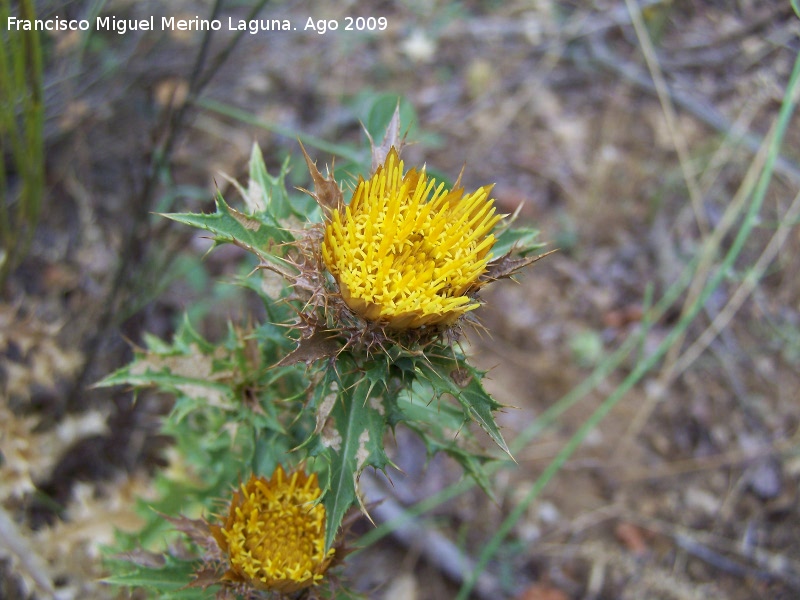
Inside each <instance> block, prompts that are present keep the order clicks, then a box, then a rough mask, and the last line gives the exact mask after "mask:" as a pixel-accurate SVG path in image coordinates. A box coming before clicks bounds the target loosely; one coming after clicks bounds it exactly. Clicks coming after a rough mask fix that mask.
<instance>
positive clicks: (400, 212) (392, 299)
mask: <svg viewBox="0 0 800 600" xmlns="http://www.w3.org/2000/svg"><path fill="white" fill-rule="evenodd" d="M403 167H404V164H403V161H401V160H400V157H399V155H398V153H397V150H396V149H395V148H394V147H392V149H391V150H390V151H389V153H388V155H387V156H386V161H385V163H384V164H383V165H380V166H378V168H377V169H376V170H375V173H374V174H373V175H372V177H371V178H370V179H368V180H364V179H363V178H359V181H358V185H357V186H356V189H355V191H354V192H353V198H352V200H351V201H350V204H349V205H347V206H344V207H342V208H341V209H340V210H335V211H333V212H332V215H331V217H330V219H329V221H328V223H327V225H326V228H325V236H324V239H323V243H322V258H323V261H324V262H325V265H326V267H327V268H328V270H329V271H330V272H331V274H333V276H334V277H335V278H336V280H337V282H338V284H339V291H340V293H341V295H342V299H343V300H344V302H345V303H346V304H347V306H348V307H349V308H350V309H351V310H352V311H353V312H355V313H356V314H357V315H359V316H361V317H362V318H364V319H367V320H369V321H378V322H383V323H385V324H386V325H387V326H388V327H390V328H392V329H413V328H417V327H421V326H423V325H451V324H453V323H454V322H455V321H456V320H457V319H458V318H459V317H460V316H462V315H463V314H465V313H466V312H468V311H470V310H473V309H475V308H477V307H478V303H477V301H475V300H474V299H473V298H472V297H471V296H470V294H471V292H474V291H475V290H477V289H478V288H479V287H480V285H481V284H480V281H479V278H480V276H481V275H482V274H483V273H484V271H485V270H486V266H487V263H488V262H489V259H490V254H489V252H490V250H491V249H492V246H493V245H494V243H495V237H494V235H492V234H491V233H490V231H491V229H492V227H493V226H494V225H495V223H497V221H498V220H499V219H500V218H501V216H502V215H497V214H495V207H494V201H493V200H491V199H490V198H489V194H490V192H491V189H492V186H484V187H481V188H479V189H478V190H476V191H475V192H473V193H471V194H466V195H465V194H464V190H463V189H458V188H456V189H453V190H447V189H445V186H444V184H443V183H440V184H438V185H437V184H436V181H435V180H433V179H432V178H429V177H428V176H427V175H426V173H425V171H424V170H422V171H417V170H416V169H411V170H410V171H408V172H407V173H405V174H404V173H403Z"/></svg>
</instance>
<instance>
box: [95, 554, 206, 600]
mask: <svg viewBox="0 0 800 600" xmlns="http://www.w3.org/2000/svg"><path fill="white" fill-rule="evenodd" d="M164 558H165V564H164V566H163V567H162V568H154V567H144V566H139V565H135V564H133V563H130V562H127V561H124V560H120V559H118V558H117V559H113V558H112V559H110V560H109V561H108V562H109V563H110V564H112V565H114V566H115V569H114V570H115V571H116V574H115V575H112V576H111V577H108V578H106V579H105V580H104V581H105V582H106V583H109V584H112V585H117V586H123V587H131V588H145V589H147V590H150V591H151V592H157V593H158V597H159V598H183V599H188V598H197V599H200V598H208V595H209V594H208V592H207V591H204V590H201V589H198V588H188V587H187V584H188V583H189V582H190V581H191V580H192V578H193V574H194V572H195V568H196V564H194V563H192V562H189V561H184V560H179V559H176V558H175V557H173V556H171V555H169V554H166V555H164Z"/></svg>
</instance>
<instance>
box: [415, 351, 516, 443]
mask: <svg viewBox="0 0 800 600" xmlns="http://www.w3.org/2000/svg"><path fill="white" fill-rule="evenodd" d="M416 368H417V373H418V375H419V376H420V377H421V378H423V379H424V380H426V381H427V382H428V383H429V384H430V385H431V387H432V388H433V391H434V393H435V394H436V395H437V396H439V395H441V394H445V393H446V394H450V395H451V396H453V397H454V398H455V399H456V400H458V402H459V403H460V404H461V406H462V407H463V409H464V415H465V416H466V417H468V418H470V419H472V420H474V421H476V422H477V423H478V424H479V425H480V426H481V427H482V428H483V429H484V431H486V433H488V434H489V437H491V438H492V439H493V440H494V442H495V443H496V444H497V445H498V446H499V447H500V448H501V449H502V450H503V452H505V453H506V454H508V455H509V456H511V452H510V450H509V449H508V445H507V444H506V442H505V440H504V439H503V436H502V434H501V433H500V429H499V428H498V427H497V423H496V422H495V420H494V415H493V414H492V413H493V412H494V411H496V410H498V409H499V408H502V405H501V404H500V403H498V402H497V401H496V400H495V399H494V398H492V397H491V396H490V395H489V394H488V393H487V392H486V390H484V389H483V385H482V383H481V378H482V377H483V373H482V372H481V371H479V370H478V369H476V368H474V367H472V366H470V365H469V364H468V363H467V362H466V361H465V360H463V359H461V358H460V357H457V358H450V357H446V356H435V355H434V356H428V357H427V358H426V360H420V361H418V362H417V367H416Z"/></svg>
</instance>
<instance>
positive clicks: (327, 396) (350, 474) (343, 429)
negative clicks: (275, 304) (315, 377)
mask: <svg viewBox="0 0 800 600" xmlns="http://www.w3.org/2000/svg"><path fill="white" fill-rule="evenodd" d="M354 379H355V381H354ZM318 389H319V390H320V392H319V393H318V396H320V398H319V402H318V403H317V409H318V411H320V412H321V413H322V414H321V415H320V418H318V421H317V430H318V431H317V434H318V435H317V437H316V440H315V442H316V443H315V447H314V448H312V449H311V453H312V454H315V455H322V456H325V457H326V458H327V460H328V461H329V465H330V467H329V477H328V481H327V488H326V490H325V496H324V497H323V503H324V504H325V511H326V513H327V519H326V532H325V543H326V546H327V547H330V546H331V544H332V543H333V541H334V538H335V537H336V532H337V531H338V529H339V525H340V524H341V522H342V519H343V517H344V515H345V513H346V512H347V511H348V510H349V509H350V507H352V506H353V505H354V504H355V502H356V501H357V500H358V496H357V492H356V485H357V482H358V477H359V475H360V474H361V472H362V471H363V470H364V469H365V468H366V467H374V468H376V469H381V470H383V469H385V468H386V465H387V464H388V463H389V460H388V458H387V457H386V454H385V453H384V450H383V434H384V432H385V430H386V419H385V408H384V405H383V402H384V400H383V398H382V396H380V395H378V394H372V393H371V392H373V390H375V386H374V385H373V384H372V383H371V382H370V381H369V379H367V378H365V377H361V378H358V379H356V378H355V377H354V376H344V377H342V378H340V377H339V375H338V374H337V373H336V370H334V369H329V370H328V371H326V374H325V377H324V378H323V381H322V383H321V385H320V386H319V388H318ZM325 413H327V414H325Z"/></svg>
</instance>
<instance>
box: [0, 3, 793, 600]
mask: <svg viewBox="0 0 800 600" xmlns="http://www.w3.org/2000/svg"><path fill="white" fill-rule="evenodd" d="M9 12H11V13H12V14H17V15H19V16H20V17H22V16H23V15H26V14H34V13H35V14H36V16H37V17H38V18H42V19H46V18H54V17H55V16H58V17H61V18H72V19H82V18H85V19H89V20H90V21H92V22H94V17H95V16H97V15H113V16H116V17H117V18H129V19H141V18H147V17H149V16H151V15H153V16H155V18H156V21H158V20H159V18H160V16H162V15H164V16H176V17H178V18H189V19H191V18H194V17H196V16H197V17H200V18H212V17H217V18H220V19H222V21H223V23H226V22H227V18H228V17H229V16H230V17H233V18H235V19H239V18H243V19H248V18H252V17H254V16H255V15H258V16H260V17H262V18H269V19H273V18H276V19H284V18H287V19H290V20H291V21H292V23H293V24H294V25H295V26H296V27H297V28H298V31H296V32H291V33H287V32H261V33H259V34H257V35H250V34H248V33H243V34H237V33H236V32H229V31H225V30H224V29H223V31H220V32H217V33H214V34H213V35H208V34H206V33H205V32H181V31H160V30H159V28H158V27H157V28H156V29H157V30H156V31H154V32H141V31H132V32H128V33H126V34H124V35H120V34H117V33H115V32H107V31H90V32H73V31H58V32H49V33H47V34H45V35H41V36H35V35H23V34H22V32H15V31H7V30H6V28H5V24H6V21H7V19H6V17H7V15H8V14H9ZM309 16H312V17H313V18H314V19H338V20H339V22H340V23H342V24H343V23H344V19H345V17H346V16H353V17H356V16H365V17H366V16H374V17H380V16H385V17H386V18H387V19H388V22H389V27H388V28H387V30H386V31H383V32H380V31H375V32H362V33H358V32H345V31H342V30H341V28H340V31H338V32H328V33H326V34H325V35H318V34H316V33H312V32H303V31H302V28H303V26H304V24H305V22H306V20H307V18H308V17H309ZM0 17H2V18H3V23H0V35H2V37H3V43H2V47H0V78H1V79H0V99H2V105H1V106H0V123H2V130H0V133H1V134H2V137H0V140H2V142H1V143H0V148H2V156H3V161H4V165H3V167H4V168H3V170H2V173H3V175H2V178H1V179H0V193H2V206H0V235H2V240H1V242H2V243H1V244H0V247H1V248H2V249H1V250H0V252H2V256H0V282H1V284H2V297H0V385H1V386H2V398H0V413H1V414H0V453H1V454H2V456H1V457H0V460H1V461H2V462H0V508H2V510H1V511H0V569H2V575H0V581H2V583H1V584H0V597H3V598H21V597H28V596H29V595H31V596H35V597H41V598H47V597H51V596H55V595H57V597H59V598H77V597H84V598H109V597H114V596H115V595H116V594H117V593H118V592H116V591H113V590H110V589H108V588H106V587H104V586H103V585H102V584H100V583H98V579H99V578H101V577H102V576H103V574H104V570H103V565H102V561H101V559H100V552H101V547H102V546H103V544H107V543H109V542H110V541H111V540H112V539H113V531H114V528H115V527H116V528H121V529H127V530H132V529H135V528H136V527H137V526H138V524H139V523H140V522H141V517H140V513H138V512H137V511H138V510H141V506H137V504H136V502H135V499H136V498H140V497H143V498H148V497H153V495H154V494H155V493H156V492H157V490H154V489H153V476H154V474H155V473H156V472H157V471H158V470H160V469H165V468H166V469H180V468H181V465H180V464H178V463H176V461H174V460H171V457H170V450H169V449H170V440H169V439H168V438H165V437H163V436H159V435H156V433H155V431H156V429H157V427H156V424H157V421H158V419H159V417H160V416H161V415H163V414H164V413H165V412H166V411H168V410H169V407H170V402H171V399H170V398H168V397H163V396H158V395H155V394H153V395H145V394H142V395H140V396H139V397H138V399H137V401H136V402H135V403H134V402H133V400H132V398H131V395H130V393H128V392H126V391H125V390H113V391H109V390H107V389H94V388H92V384H93V383H95V382H96V381H98V380H99V379H101V378H102V377H103V376H104V375H106V374H107V373H109V372H111V371H112V370H114V369H115V368H117V367H119V366H120V365H122V364H124V363H126V362H127V361H128V360H129V359H130V356H131V345H132V344H141V343H142V340H143V336H144V334H145V333H152V334H154V335H156V336H159V337H162V338H169V337H170V335H171V333H172V332H173V331H174V330H175V328H176V326H177V324H178V323H179V322H180V320H181V319H183V318H184V315H185V314H188V318H189V319H190V320H191V321H192V323H193V325H194V326H195V327H196V328H197V329H198V330H199V331H200V332H201V333H202V334H203V335H204V336H206V337H209V338H211V339H220V338H221V337H222V336H223V335H224V333H225V331H226V328H227V323H228V321H233V322H234V323H241V322H245V321H248V320H253V321H256V320H260V319H264V318H265V315H263V314H261V312H260V311H261V309H260V307H259V302H258V301H256V300H255V298H253V297H251V295H250V294H249V293H248V292H247V290H245V289H243V288H241V287H239V286H235V285H231V284H230V283H228V282H230V281H232V280H233V279H234V277H235V276H237V275H244V274H247V273H248V272H249V271H250V270H251V269H252V267H253V263H252V262H250V260H249V259H248V258H247V257H246V256H245V255H244V254H243V253H241V252H239V251H238V250H237V249H235V248H232V247H231V248H228V247H223V248H220V249H218V250H216V251H215V252H214V253H211V254H209V255H206V254H205V253H206V250H207V249H208V246H209V243H208V240H206V239H204V238H203V237H202V235H201V234H197V233H195V232H193V231H191V230H188V229H187V228H184V227H180V226H176V225H175V224H173V223H171V222H169V221H167V220H165V219H163V218H161V217H159V216H158V215H157V213H161V212H167V211H170V210H179V211H190V210H191V211H197V210H206V211H209V210H211V209H212V207H213V196H214V193H215V190H216V189H217V188H219V189H220V191H222V193H223V194H224V195H225V196H226V198H228V199H229V201H231V202H233V201H234V200H233V199H234V198H235V197H236V193H237V192H236V188H235V186H234V185H233V184H232V183H231V178H232V179H234V180H238V181H243V178H244V175H245V174H246V173H247V168H248V164H247V162H248V157H249V155H250V150H251V147H252V145H253V143H254V142H255V143H257V144H258V145H259V146H260V147H261V149H262V152H263V154H264V158H265V160H266V162H267V165H268V166H269V167H270V169H271V170H272V171H273V172H277V170H278V167H279V166H280V165H281V164H282V163H283V161H284V160H285V159H286V157H287V156H289V157H290V158H289V160H290V161H291V163H290V164H291V165H292V166H293V169H292V172H291V175H290V176H291V177H292V178H293V180H292V182H291V183H292V185H296V186H301V187H307V186H308V183H309V182H308V181H307V180H306V175H304V173H305V168H304V166H303V163H302V160H301V158H300V155H299V153H298V144H297V140H298V138H299V139H300V140H302V141H303V143H304V144H305V145H306V147H307V148H308V149H309V151H310V153H311V154H312V156H313V157H314V158H316V159H317V160H318V161H319V164H320V166H321V165H322V164H325V163H332V162H333V159H334V158H335V159H336V160H335V168H336V170H337V174H338V176H339V177H341V178H346V177H349V176H350V174H351V173H352V171H353V169H352V165H354V164H358V163H359V162H360V161H363V160H364V159H365V157H366V156H367V155H366V149H367V147H368V146H367V144H366V139H365V136H364V133H363V128H362V123H363V124H364V125H365V126H366V127H367V129H368V130H370V131H373V132H374V131H376V130H377V128H379V126H380V120H381V115H383V114H385V112H386V107H387V106H388V107H392V108H393V106H394V105H395V103H396V102H397V99H398V98H401V99H402V109H403V112H404V116H405V118H406V119H407V120H411V121H412V122H413V124H412V126H411V131H410V132H409V138H410V139H411V140H413V141H415V142H416V143H415V144H414V145H412V146H410V147H408V148H407V149H406V151H405V158H406V161H407V163H409V164H415V163H416V164H422V163H427V164H428V165H429V167H430V169H431V170H435V172H436V173H439V174H441V175H442V176H443V177H446V178H449V179H451V180H452V179H455V177H456V176H457V175H458V173H459V171H460V170H461V167H462V166H463V165H464V164H465V163H466V164H467V165H468V169H467V170H466V172H465V177H467V178H468V180H466V181H465V182H464V183H465V185H466V186H467V187H468V188H469V187H477V186H480V185H484V184H486V183H491V182H493V183H496V187H495V197H496V200H497V203H498V204H499V205H500V206H501V207H502V209H503V210H504V212H508V213H511V212H513V211H514V210H516V208H517V207H518V206H520V205H521V210H520V218H521V219H522V220H523V221H524V222H526V223H531V224H533V225H535V226H536V227H538V228H540V229H541V230H542V232H543V236H542V237H543V239H545V240H550V242H551V244H550V245H551V247H553V248H559V252H558V253H556V254H555V255H553V256H551V257H549V258H547V259H546V260H545V261H542V262H540V263H539V264H537V266H536V267H535V268H534V269H532V270H530V272H528V273H525V274H524V275H522V276H521V277H520V278H519V283H518V284H513V283H505V284H503V285H500V286H496V287H495V288H494V289H491V290H490V291H489V292H488V293H487V295H486V296H485V298H484V299H485V301H486V306H485V307H483V308H482V309H481V311H480V316H481V319H482V321H483V323H484V325H485V326H486V327H487V329H488V331H489V332H490V333H489V335H483V336H479V335H470V336H469V340H468V346H469V348H470V352H471V353H472V354H473V356H474V358H475V360H476V361H477V362H478V363H479V364H481V365H482V366H483V367H485V368H489V369H491V373H490V375H491V380H492V381H491V382H490V383H489V385H490V386H491V391H492V392H493V393H494V394H495V395H496V397H497V398H498V400H500V401H501V402H504V403H506V404H508V405H511V406H513V407H515V408H513V409H509V410H508V411H507V412H506V414H505V415H504V416H502V417H501V418H502V422H503V425H504V427H505V431H504V434H505V437H506V439H507V440H509V441H510V442H511V443H512V445H513V448H514V450H515V457H516V459H517V463H518V464H516V465H510V464H508V465H507V464H502V465H498V467H497V469H496V471H495V473H494V476H493V477H494V479H493V486H494V491H495V498H496V501H494V502H493V501H491V500H489V499H488V498H487V497H486V496H485V494H483V493H482V492H481V491H479V490H474V489H471V488H470V487H469V485H468V483H463V482H461V473H460V470H459V469H458V468H457V467H456V466H455V465H454V464H452V463H451V462H449V461H447V460H446V459H436V460H433V461H431V462H430V463H429V464H427V465H426V467H425V468H424V469H422V468H420V466H419V465H420V464H422V463H423V462H424V448H419V447H417V446H415V443H414V441H413V436H408V435H407V432H404V431H403V430H398V432H397V446H398V448H401V449H402V451H398V452H397V453H396V456H395V457H394V458H393V459H394V461H395V462H396V463H397V464H398V466H400V467H401V468H402V469H403V472H402V473H400V472H398V473H393V474H392V481H393V485H387V484H386V482H385V481H383V480H382V479H381V478H380V477H374V478H367V477H366V476H365V478H364V479H365V480H364V487H365V493H366V494H367V496H368V498H369V499H371V500H376V499H379V498H386V501H385V502H384V503H383V504H382V505H381V508H380V510H379V511H376V515H377V517H378V521H379V527H378V528H377V529H375V528H373V527H372V526H371V525H369V524H368V523H361V524H359V525H358V526H357V527H358V530H359V531H361V532H362V533H364V535H365V538H364V541H363V543H364V544H365V545H367V544H369V548H370V551H369V552H362V553H359V554H357V555H355V556H354V557H353V558H352V559H351V560H350V561H349V566H348V568H347V571H346V575H347V577H348V578H349V579H350V581H351V582H352V584H353V587H355V588H356V589H358V590H361V591H362V592H364V593H365V595H366V596H368V597H374V598H387V599H391V600H400V599H412V598H420V599H425V598H430V599H441V598H451V597H457V596H458V595H459V594H460V595H461V597H467V596H468V595H469V594H471V595H472V597H476V598H477V597H480V598H506V597H508V598H520V599H525V600H531V599H542V598H547V599H550V600H553V599H555V600H559V599H562V598H644V597H651V598H676V599H688V598H733V599H740V598H741V599H745V598H754V597H768V598H794V597H797V595H798V594H799V593H800V542H798V540H800V515H799V514H798V506H799V505H800V502H798V493H799V489H798V482H800V456H799V455H798V449H799V448H800V445H799V444H798V426H799V425H800V401H799V400H798V393H797V390H798V389H800V385H799V384H800V381H798V379H799V375H800V370H799V367H800V289H799V288H800V276H798V275H799V274H798V268H800V266H799V265H798V262H797V260H796V257H797V256H798V250H800V248H799V246H800V237H798V229H797V222H798V212H800V200H798V189H800V168H799V167H798V163H800V151H798V148H800V123H798V117H797V116H796V115H795V114H794V113H793V112H792V109H793V104H792V102H793V101H795V100H796V99H797V93H798V92H797V85H798V84H797V77H798V75H797V66H796V60H797V56H798V51H800V42H798V39H800V38H798V33H800V26H799V23H800V22H799V21H798V19H797V18H796V16H795V14H794V11H793V9H792V5H791V4H790V3H789V2H785V1H782V0H780V1H779V0H773V1H766V2H756V1H751V0H724V1H710V0H707V1H701V0H672V1H669V0H664V1H658V0H655V1H652V0H651V1H641V2H638V3H637V2H635V1H634V0H627V1H623V0H596V1H595V2H591V3H585V2H568V1H555V0H512V1H511V2H503V3H500V2H477V1H475V2H472V1H468V0H464V1H461V2H427V3H421V2H416V1H414V0H408V1H405V2H380V3H368V2H359V1H355V2H347V3H333V2H311V1H310V0H309V1H300V2H261V3H255V2H247V1H234V0H230V1H224V2H223V1H219V2H207V1H199V0H179V1H176V2H169V3H167V2H163V1H161V2H159V1H133V0H110V1H105V2H104V1H97V0H85V1H81V0H76V1H73V2H68V3H55V2H33V1H30V2H28V1H21V2H18V3H11V2H9V1H8V0H2V2H0ZM223 174H225V175H223ZM512 440H513V441H512ZM190 475H191V476H192V477H197V478H202V473H192V474H190ZM477 567H480V568H477ZM479 572H481V575H480V576H478V573H479ZM459 590H460V591H459Z"/></svg>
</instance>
